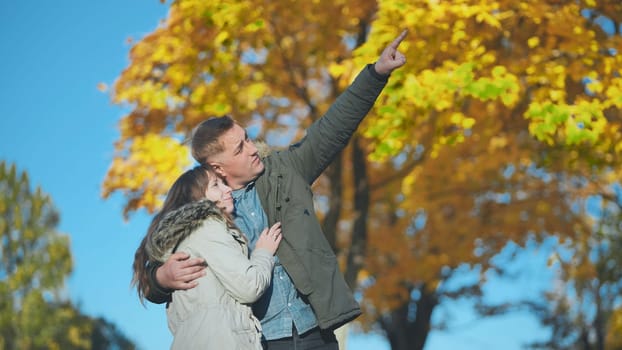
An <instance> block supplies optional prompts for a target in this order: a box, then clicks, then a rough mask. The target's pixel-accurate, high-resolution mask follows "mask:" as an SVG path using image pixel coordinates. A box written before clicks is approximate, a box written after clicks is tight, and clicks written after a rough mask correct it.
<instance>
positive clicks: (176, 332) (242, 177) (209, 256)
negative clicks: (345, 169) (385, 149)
mask: <svg viewBox="0 0 622 350" xmlns="http://www.w3.org/2000/svg"><path fill="white" fill-rule="evenodd" d="M405 35H406V31H404V32H402V33H401V34H400V35H399V36H398V37H397V38H396V39H395V40H394V41H393V42H392V43H391V44H389V45H388V46H387V48H385V50H384V51H383V52H382V54H381V55H380V57H379V58H378V60H377V61H376V63H374V64H370V65H368V66H366V67H365V68H364V69H363V70H362V72H361V73H359V75H358V76H357V77H356V79H355V80H354V82H353V83H352V84H351V85H350V87H348V89H347V90H346V91H345V92H344V93H343V94H341V95H340V96H339V97H338V98H337V100H336V101H335V103H334V104H333V105H332V106H331V107H330V108H329V110H328V111H327V112H326V114H325V115H324V116H323V117H322V118H320V119H319V120H318V121H317V122H315V123H314V124H312V125H311V126H310V127H309V128H308V129H307V133H306V136H305V137H304V138H303V139H302V140H301V141H300V142H299V143H297V144H294V145H292V146H290V147H289V148H288V149H287V150H285V151H280V152H273V153H271V154H269V155H267V156H266V157H264V158H261V157H260V155H259V153H258V150H257V148H256V147H255V144H254V143H253V142H252V141H251V140H250V139H249V138H248V136H247V134H246V132H245V130H244V129H243V128H242V127H241V126H240V125H239V124H237V123H236V122H235V121H234V120H233V119H231V118H230V117H228V116H225V117H217V118H211V119H208V120H206V121H204V122H202V123H201V124H199V125H198V126H197V128H196V129H195V131H194V133H193V136H192V143H191V146H192V155H193V157H194V158H195V159H196V160H197V161H198V162H199V163H200V164H201V166H200V167H196V168H194V169H192V170H189V171H187V172H186V173H184V174H183V175H182V176H181V177H180V178H179V179H178V180H177V181H176V182H175V184H174V185H173V187H172V188H171V190H170V191H169V193H168V195H167V198H166V200H165V203H164V206H163V209H162V210H161V211H160V213H158V214H157V215H156V216H155V217H154V219H153V222H152V223H151V225H150V227H149V230H148V232H147V235H146V237H145V238H144V239H143V242H142V243H141V245H140V247H139V248H138V249H137V251H136V256H135V260H134V276H133V282H134V283H135V284H136V285H137V289H138V293H139V296H140V297H141V299H142V298H143V297H146V298H147V299H148V300H150V301H151V302H154V303H158V304H161V303H165V302H166V303H168V306H167V317H168V322H169V328H170V329H171V331H172V333H173V336H174V340H173V345H172V348H173V349H199V348H208V349H209V348H213V349H262V348H263V349H268V350H276V349H335V350H336V349H338V348H339V346H338V344H337V340H336V338H335V335H334V332H333V331H334V329H336V328H338V327H339V326H341V325H343V324H344V323H347V322H349V321H351V320H352V319H354V318H356V317H357V316H359V315H360V313H361V310H360V308H359V305H358V303H357V302H356V300H355V299H354V297H353V295H352V292H351V290H350V288H349V287H348V286H347V284H346V282H345V280H344V278H343V276H342V274H341V272H340V271H339V268H338V264H337V260H336V257H335V254H334V252H333V251H332V248H331V247H330V245H329V244H328V242H327V240H326V238H325V237H324V234H323V232H322V229H321V226H320V223H319V221H318V219H317V217H316V215H315V211H314V209H313V208H314V206H313V198H312V192H311V190H310V186H311V184H312V183H313V182H314V181H315V180H316V179H317V177H319V176H320V174H321V173H322V172H323V171H324V170H325V169H326V167H327V166H328V165H329V164H330V163H331V162H332V160H333V159H334V158H335V156H336V155H337V154H338V153H339V152H340V151H341V150H342V149H343V148H344V147H345V146H346V145H347V143H348V141H349V140H350V138H351V136H352V134H353V133H354V132H355V131H356V128H357V127H358V125H359V124H360V122H361V121H362V119H363V118H364V117H365V115H366V114H367V113H368V112H369V110H370V109H371V108H372V106H373V104H374V102H375V100H376V98H377V97H378V95H379V94H380V92H381V91H382V89H383V88H384V86H385V85H386V82H387V79H388V77H389V75H390V74H391V72H392V71H393V70H395V69H396V68H399V67H401V66H402V65H404V64H405V62H406V59H405V56H404V55H403V54H401V53H400V52H399V51H398V50H397V49H398V46H399V44H400V42H401V41H402V40H403V39H404V37H405ZM277 248H278V249H277ZM249 252H251V254H250V255H249ZM275 252H276V256H274V254H275ZM251 305H252V308H251Z"/></svg>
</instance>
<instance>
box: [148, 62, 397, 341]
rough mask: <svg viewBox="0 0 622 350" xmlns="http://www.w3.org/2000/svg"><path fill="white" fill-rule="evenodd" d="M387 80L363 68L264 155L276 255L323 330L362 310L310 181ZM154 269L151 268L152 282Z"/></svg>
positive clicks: (162, 296)
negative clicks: (278, 235)
mask: <svg viewBox="0 0 622 350" xmlns="http://www.w3.org/2000/svg"><path fill="white" fill-rule="evenodd" d="M386 82H387V77H383V76H380V75H378V73H376V71H375V69H374V67H373V65H368V66H367V67H365V69H363V71H362V72H361V73H359V75H358V76H357V77H356V79H355V80H354V82H353V83H352V85H350V87H348V89H347V90H346V91H345V92H344V93H342V94H341V95H340V96H339V97H338V98H337V100H336V101H335V102H334V103H333V104H332V105H331V107H330V108H329V110H328V111H327V112H326V114H325V115H324V116H323V117H322V118H320V119H319V120H318V121H316V122H315V123H313V124H312V125H311V126H310V127H309V128H308V129H307V134H306V136H305V137H304V138H303V139H302V140H301V141H300V142H299V143H297V144H294V145H292V146H290V147H289V149H287V150H285V151H279V152H274V153H272V154H270V155H269V156H267V157H265V158H264V159H263V161H264V164H265V171H264V172H263V173H262V174H261V175H260V176H259V177H258V178H257V180H256V186H257V191H258V194H259V198H260V199H261V204H262V206H263V209H264V211H265V212H266V215H267V216H268V221H269V223H270V225H272V224H273V223H275V222H277V221H281V223H282V227H283V240H282V241H281V244H280V246H279V249H278V251H277V256H278V257H279V260H280V262H281V264H282V265H283V267H284V268H285V270H286V271H287V273H288V274H289V275H290V276H291V278H292V281H293V282H294V285H295V286H296V289H297V290H298V291H299V292H300V293H302V294H303V295H305V296H306V297H307V299H308V300H309V303H310V304H311V307H312V308H313V311H314V313H315V315H316V317H317V319H318V323H319V326H320V327H321V328H323V329H328V328H333V329H334V328H337V327H339V326H340V325H342V324H344V323H346V322H348V321H350V320H352V319H354V318H355V317H357V316H358V315H360V314H361V310H360V307H359V305H358V303H357V302H356V300H354V296H353V294H352V291H351V290H350V288H349V287H348V285H347V284H346V282H345V279H344V278H343V275H342V273H341V272H340V271H339V267H338V264H337V259H336V256H335V254H334V252H333V250H332V248H331V247H330V244H329V243H328V241H327V240H326V237H325V236H324V233H323V232H322V228H321V225H320V223H319V221H318V219H317V216H316V215H315V211H314V206H313V193H312V191H311V184H313V182H314V181H315V180H316V179H317V178H318V177H319V176H320V174H321V173H322V172H323V171H324V170H325V169H326V167H328V165H329V164H330V163H331V162H332V161H333V160H334V159H335V157H336V156H337V155H338V154H339V152H341V151H342V150H343V148H344V147H345V146H346V145H347V144H348V141H349V140H350V138H351V137H352V135H353V134H354V132H355V130H356V128H357V127H358V125H359V124H360V122H361V121H362V120H363V118H364V117H365V116H366V115H367V113H368V112H369V110H370V109H371V107H372V106H373V105H374V102H375V101H376V98H377V97H378V95H379V94H380V92H381V91H382V89H383V88H384V86H385V85H386ZM155 268H157V266H151V267H150V273H151V276H152V277H151V282H152V283H153V282H155V278H154V275H153V274H154V273H155ZM170 292H171V291H167V290H163V289H162V288H161V287H159V286H157V285H156V284H155V283H154V284H152V286H151V288H150V291H149V294H148V295H147V299H148V300H150V301H152V302H154V303H159V304H161V303H163V302H166V301H168V300H170Z"/></svg>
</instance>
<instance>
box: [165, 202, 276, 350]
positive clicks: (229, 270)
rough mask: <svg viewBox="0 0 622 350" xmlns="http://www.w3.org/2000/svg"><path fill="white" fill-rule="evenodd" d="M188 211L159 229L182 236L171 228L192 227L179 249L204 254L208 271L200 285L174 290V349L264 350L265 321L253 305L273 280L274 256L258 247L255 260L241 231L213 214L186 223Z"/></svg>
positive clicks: (171, 324) (169, 310)
mask: <svg viewBox="0 0 622 350" xmlns="http://www.w3.org/2000/svg"><path fill="white" fill-rule="evenodd" d="M200 203H201V202H199V204H200ZM185 209H186V208H185ZM192 209H193V208H192V206H191V207H190V210H191V211H192ZM200 211H201V210H199V212H200ZM185 212H188V210H184V211H182V213H181V214H178V215H177V217H176V219H177V220H176V222H175V223H174V224H172V225H168V226H167V225H161V228H159V232H158V234H160V236H162V235H169V236H171V235H172V236H173V237H175V236H177V237H179V234H176V233H175V232H172V233H171V232H166V231H167V228H169V227H170V228H172V230H177V231H180V230H179V227H180V226H181V227H185V228H186V229H188V227H191V228H192V229H191V232H188V231H187V230H185V231H186V232H185V233H184V234H183V235H181V237H180V238H181V243H179V246H178V247H177V249H176V251H178V252H180V251H183V252H187V253H189V254H190V255H191V256H193V257H202V258H204V259H205V261H206V262H207V269H206V272H207V274H206V275H205V276H204V277H201V278H200V279H199V280H198V282H199V285H198V286H197V287H196V288H192V289H189V290H179V291H175V292H174V293H173V298H172V302H171V303H169V305H168V307H167V311H166V312H167V317H168V325H169V329H170V330H171V332H172V333H173V337H174V339H173V344H172V346H171V349H183V350H186V349H215V350H220V349H227V350H228V349H232V350H233V349H240V350H241V349H261V325H260V323H259V321H258V320H257V318H255V316H254V315H253V313H252V310H251V307H250V304H251V303H253V302H254V301H256V300H257V299H258V298H259V297H260V296H261V295H262V294H263V292H264V291H265V289H266V288H267V287H268V286H269V285H270V281H271V276H272V268H273V267H274V257H273V256H272V254H270V252H268V251H267V250H263V249H256V250H254V251H253V254H252V256H251V257H250V259H249V258H248V246H247V243H246V240H245V239H244V238H243V237H242V236H241V234H240V233H239V231H237V230H235V229H230V228H228V227H227V226H226V224H225V223H224V222H223V220H222V219H220V218H216V217H213V216H212V217H207V218H205V219H203V220H202V221H201V222H200V223H197V221H196V220H194V222H195V223H194V224H193V223H191V222H192V220H188V222H190V223H189V224H188V225H187V226H185V225H184V224H183V222H184V220H185V217H186V216H187V215H185V214H186V213H185ZM195 214H196V210H195ZM169 219H170V218H169ZM193 219H196V218H193ZM166 221H167V220H165V222H163V224H166ZM180 221H181V225H180ZM170 222H171V220H168V223H170ZM158 234H156V237H158ZM170 251H172V249H170V250H169V253H170ZM162 258H164V257H162Z"/></svg>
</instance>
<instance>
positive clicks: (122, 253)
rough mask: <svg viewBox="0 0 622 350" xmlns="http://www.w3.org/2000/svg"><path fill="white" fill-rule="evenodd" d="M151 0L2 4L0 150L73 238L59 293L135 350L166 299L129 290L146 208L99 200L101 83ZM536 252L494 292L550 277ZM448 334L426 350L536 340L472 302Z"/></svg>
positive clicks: (163, 330) (454, 316)
mask: <svg viewBox="0 0 622 350" xmlns="http://www.w3.org/2000/svg"><path fill="white" fill-rule="evenodd" d="M167 11H168V5H163V4H161V3H160V2H159V1H158V0H132V1H121V0H108V1H84V0H58V1H33V0H19V1H8V0H7V1H1V2H0V48H1V51H2V55H1V56H0V57H1V64H0V159H3V160H6V161H8V162H9V163H16V164H17V166H18V169H19V170H20V171H27V172H28V173H29V174H30V178H31V182H32V184H33V185H34V186H41V187H42V188H43V190H44V191H45V192H46V193H48V194H49V195H50V196H51V197H52V199H53V200H54V203H55V205H56V207H57V208H58V209H59V211H60V213H61V223H60V226H59V230H60V231H61V232H63V233H66V234H68V235H70V237H71V245H72V246H71V248H72V252H73V259H74V272H73V273H72V275H71V276H70V278H69V279H68V281H67V282H68V284H67V291H66V292H67V297H69V298H71V300H73V301H74V302H75V303H76V304H77V305H78V306H79V307H80V308H81V309H82V310H83V311H84V312H85V313H87V314H89V315H92V316H103V317H105V318H106V319H108V320H109V321H112V322H113V323H115V324H116V325H117V326H118V327H119V328H120V329H121V330H122V331H123V332H124V333H125V334H126V335H127V336H128V337H129V338H131V339H132V340H133V341H135V342H136V343H137V344H138V345H139V347H140V348H142V349H147V350H152V349H153V350H158V349H167V348H168V346H169V344H170V341H171V336H170V333H169V331H168V328H167V326H166V317H165V314H164V309H163V307H162V306H157V305H148V306H147V307H146V308H145V307H143V306H141V305H140V303H139V301H138V298H137V297H136V293H135V292H134V291H133V290H130V287H129V281H130V276H131V263H132V259H133V253H134V249H135V248H136V246H137V245H138V242H139V241H140V239H141V237H142V235H143V234H144V232H145V230H146V228H147V223H148V220H149V217H148V216H147V215H146V214H145V213H142V212H141V213H138V214H135V215H133V216H132V218H131V220H130V221H129V222H124V221H123V219H122V215H121V212H122V198H121V197H120V196H115V197H113V198H111V199H108V200H103V199H101V197H100V192H101V183H102V180H103V178H104V176H105V174H106V171H107V169H108V166H109V164H110V162H111V160H112V152H113V142H114V141H115V140H116V139H117V136H118V132H117V129H116V125H117V121H118V120H119V118H120V117H122V116H123V114H124V111H123V109H122V108H121V107H119V106H116V105H113V104H111V102H110V99H109V96H108V95H106V94H104V93H102V92H100V91H98V90H97V88H96V86H97V84H98V83H100V82H104V83H107V84H109V85H110V84H111V83H113V82H114V80H115V79H116V77H117V76H118V75H119V74H120V72H121V71H122V70H123V69H124V68H125V67H126V66H127V64H128V52H129V49H130V45H129V44H128V43H127V41H126V39H127V38H129V37H132V38H134V39H140V38H142V37H143V36H144V35H145V34H147V33H149V32H151V31H152V30H154V29H155V28H156V26H157V24H158V22H159V21H160V20H162V19H164V18H165V17H166V14H167ZM543 258H544V254H543V253H542V252H540V253H537V252H533V253H532V252H530V253H528V254H526V255H525V257H524V258H523V260H521V261H520V262H519V263H517V264H516V268H515V270H516V272H517V274H518V280H516V281H514V282H499V281H496V280H495V279H493V283H492V285H491V287H490V288H489V290H490V293H491V294H490V295H491V296H490V298H491V300H508V299H512V298H518V297H520V296H524V295H535V293H536V292H537V291H538V290H540V289H541V288H542V287H543V286H546V285H547V283H548V280H549V274H548V273H547V272H546V271H543V269H542V268H541V266H542V262H543ZM441 316H447V317H449V319H450V323H449V325H450V326H451V330H450V331H446V332H433V333H432V334H431V335H430V337H429V339H428V344H427V347H426V348H427V349H428V350H443V349H452V350H453V349H478V350H493V349H505V350H513V349H520V345H521V344H522V343H524V342H527V341H533V340H534V339H536V338H542V337H543V336H545V335H546V331H545V330H542V329H540V327H539V326H538V324H537V323H536V322H535V319H534V318H533V317H532V316H529V315H527V314H516V315H512V316H506V317H497V318H494V319H490V320H483V321H482V320H479V319H477V318H476V317H475V316H474V315H473V314H472V313H470V312H469V307H468V303H464V302H463V303H451V304H446V305H444V306H442V307H439V308H438V310H437V311H436V313H435V317H441ZM348 345H349V346H348V348H349V349H363V350H364V349H374V350H376V349H377V350H386V349H389V347H388V345H387V343H386V341H384V340H383V338H381V337H378V336H374V335H361V334H351V336H350V337H349V340H348Z"/></svg>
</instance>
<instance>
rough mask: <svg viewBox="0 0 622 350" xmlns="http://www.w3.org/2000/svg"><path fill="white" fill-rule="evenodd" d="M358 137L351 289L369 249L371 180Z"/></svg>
mask: <svg viewBox="0 0 622 350" xmlns="http://www.w3.org/2000/svg"><path fill="white" fill-rule="evenodd" d="M359 142H360V139H359V137H358V136H354V137H353V138H352V170H353V171H352V176H353V185H354V222H353V226H352V243H351V245H350V250H349V251H348V258H347V264H346V271H345V278H346V282H347V283H348V285H349V286H350V287H351V288H354V287H356V282H357V281H356V277H357V275H358V273H359V271H360V270H361V268H362V267H363V263H364V261H365V250H366V248H367V216H368V213H369V179H368V177H367V161H366V157H365V151H364V150H363V148H362V147H361V145H360V143H359Z"/></svg>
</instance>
